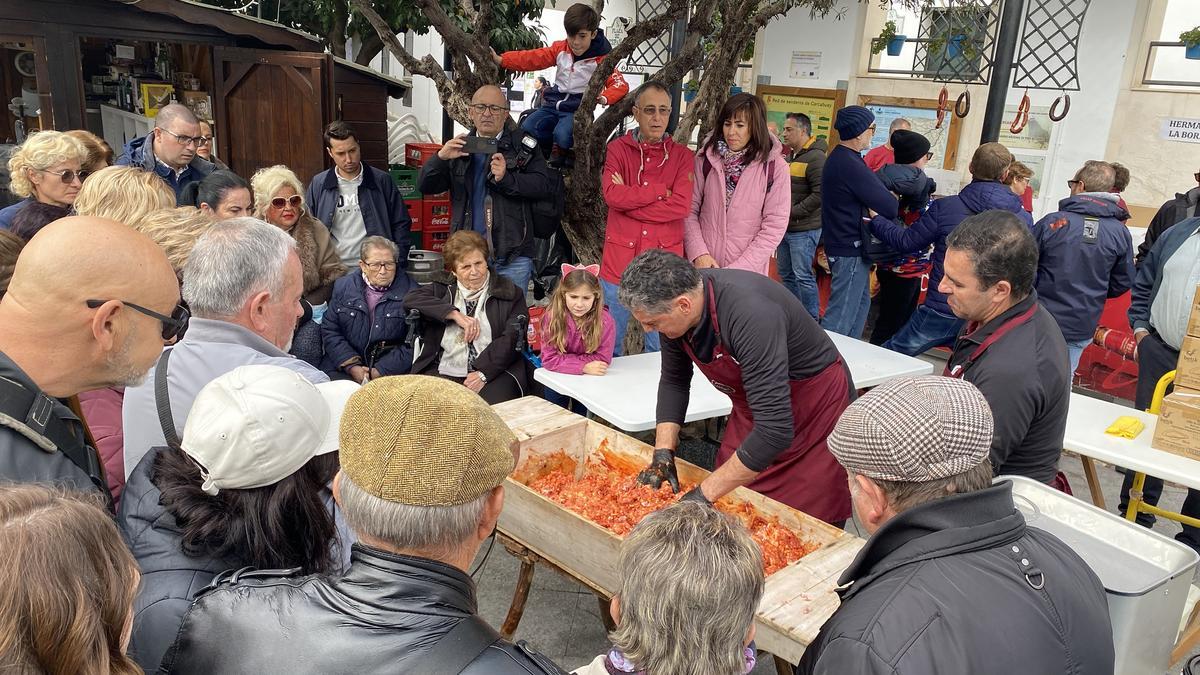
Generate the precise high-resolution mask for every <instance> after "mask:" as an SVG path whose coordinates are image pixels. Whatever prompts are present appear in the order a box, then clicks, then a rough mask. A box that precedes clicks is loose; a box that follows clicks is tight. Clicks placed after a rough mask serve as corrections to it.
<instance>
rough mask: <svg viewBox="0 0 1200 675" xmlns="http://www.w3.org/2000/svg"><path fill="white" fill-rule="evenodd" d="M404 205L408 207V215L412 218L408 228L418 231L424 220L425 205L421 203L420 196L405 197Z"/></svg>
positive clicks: (411, 230)
mask: <svg viewBox="0 0 1200 675" xmlns="http://www.w3.org/2000/svg"><path fill="white" fill-rule="evenodd" d="M404 207H405V208H406V209H408V217H409V218H411V219H412V227H410V228H409V231H410V232H420V231H421V229H422V225H423V224H424V222H425V206H424V205H423V204H422V200H421V198H420V197H417V198H416V199H405V200H404Z"/></svg>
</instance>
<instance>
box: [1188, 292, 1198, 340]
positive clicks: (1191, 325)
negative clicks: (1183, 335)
mask: <svg viewBox="0 0 1200 675" xmlns="http://www.w3.org/2000/svg"><path fill="white" fill-rule="evenodd" d="M1187 334H1188V335H1191V336H1193V337H1200V286H1196V295H1194V296H1193V297H1192V314H1191V316H1190V317H1189V318H1188V327H1187Z"/></svg>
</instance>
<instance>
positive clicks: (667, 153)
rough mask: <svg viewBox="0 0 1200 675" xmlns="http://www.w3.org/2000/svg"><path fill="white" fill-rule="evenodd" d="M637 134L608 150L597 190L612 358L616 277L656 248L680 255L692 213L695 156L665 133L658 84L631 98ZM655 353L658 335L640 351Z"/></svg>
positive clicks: (618, 307)
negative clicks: (603, 220)
mask: <svg viewBox="0 0 1200 675" xmlns="http://www.w3.org/2000/svg"><path fill="white" fill-rule="evenodd" d="M633 101H634V103H633V118H634V119H635V120H636V121H637V123H638V128H637V129H634V130H633V131H630V132H629V133H628V134H625V135H624V136H621V137H620V138H618V139H616V140H614V141H613V142H611V143H609V144H608V156H607V159H605V161H604V173H603V174H602V175H601V185H602V186H603V188H604V201H605V202H607V203H608V224H607V227H606V230H605V234H604V254H603V259H602V260H601V265H600V285H601V286H602V287H603V288H604V301H605V302H606V303H607V304H608V311H609V313H611V314H612V317H613V321H615V322H616V324H617V336H616V337H617V345H616V350H615V353H616V354H621V353H622V346H623V342H624V339H625V330H626V328H627V327H628V326H629V316H630V314H629V309H628V308H626V307H625V306H623V305H622V304H621V303H620V301H619V300H618V299H617V286H618V285H619V284H620V283H621V274H622V273H623V272H624V271H625V268H626V267H627V266H628V265H629V263H630V262H631V261H632V260H633V259H634V257H635V256H637V254H639V253H641V252H642V251H645V250H647V249H651V248H661V249H663V250H666V251H670V252H671V253H674V254H676V255H683V221H684V219H685V218H687V216H688V213H689V212H690V211H691V209H692V173H693V171H694V166H695V155H694V153H692V151H691V150H689V149H688V148H687V146H684V145H680V144H678V143H676V142H675V141H674V140H672V139H671V136H670V134H668V133H667V122H668V121H669V120H670V118H671V94H670V92H669V91H668V89H667V88H666V87H665V86H664V85H662V84H659V83H658V82H647V83H646V84H643V85H642V86H641V87H639V88H638V90H637V91H636V92H635V93H634V99H633ZM658 349H659V341H658V333H649V334H647V335H646V344H645V351H648V352H656V351H658Z"/></svg>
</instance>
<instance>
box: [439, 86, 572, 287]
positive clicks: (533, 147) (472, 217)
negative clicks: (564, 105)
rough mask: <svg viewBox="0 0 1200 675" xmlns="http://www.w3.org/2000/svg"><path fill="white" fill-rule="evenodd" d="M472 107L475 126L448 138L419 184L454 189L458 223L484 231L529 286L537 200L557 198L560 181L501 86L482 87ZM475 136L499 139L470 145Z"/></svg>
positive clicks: (516, 279) (505, 264)
mask: <svg viewBox="0 0 1200 675" xmlns="http://www.w3.org/2000/svg"><path fill="white" fill-rule="evenodd" d="M470 115H471V124H472V126H474V127H475V129H474V131H472V132H470V133H469V134H460V135H458V136H455V137H454V138H451V139H450V140H449V141H446V144H445V145H443V146H442V148H441V149H440V150H438V152H437V155H435V156H433V157H430V158H429V160H428V161H426V162H425V165H424V166H422V167H421V174H420V176H418V178H417V188H418V189H419V190H420V191H421V192H422V193H424V194H435V193H438V192H445V191H446V190H449V191H450V220H451V223H450V226H451V230H452V231H455V232H457V231H458V230H475V231H476V232H478V233H479V234H481V235H483V237H484V239H487V241H488V244H489V245H490V246H491V247H492V256H491V257H492V260H493V261H494V263H495V270H496V272H497V273H499V274H501V275H503V276H506V277H508V278H509V280H511V281H512V282H513V283H514V284H516V285H517V288H519V289H522V290H527V289H528V288H529V279H530V278H531V277H532V276H533V230H534V223H533V204H534V202H538V201H546V200H549V199H551V198H552V197H553V194H552V192H553V190H554V185H555V183H554V181H552V180H551V176H550V168H549V167H547V166H546V161H545V160H544V159H543V158H542V155H541V153H540V152H539V151H538V148H537V139H535V138H533V137H532V136H530V135H529V134H527V133H525V132H524V131H522V130H520V129H518V128H516V127H515V125H513V124H512V120H511V119H510V118H509V116H508V99H507V98H506V97H505V96H504V92H502V91H500V88H499V87H497V86H495V85H491V84H489V85H485V86H482V87H480V88H479V89H477V90H476V91H475V95H474V96H472V97H471V111H470ZM476 138H479V139H495V141H496V143H495V146H494V150H492V149H491V148H488V151H487V152H480V151H478V150H479V148H470V147H467V146H468V145H469V144H474V143H476V141H475V140H473V139H476ZM468 139H472V140H470V141H468ZM472 150H475V151H472Z"/></svg>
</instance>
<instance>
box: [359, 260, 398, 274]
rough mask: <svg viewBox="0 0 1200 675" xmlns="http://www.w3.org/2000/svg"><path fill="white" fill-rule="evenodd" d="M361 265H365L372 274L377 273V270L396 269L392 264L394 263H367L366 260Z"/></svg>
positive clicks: (394, 264)
mask: <svg viewBox="0 0 1200 675" xmlns="http://www.w3.org/2000/svg"><path fill="white" fill-rule="evenodd" d="M362 264H364V265H366V266H367V268H368V269H370V270H371V271H372V272H378V271H379V270H394V269H396V263H394V262H367V261H366V260H364V261H362Z"/></svg>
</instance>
